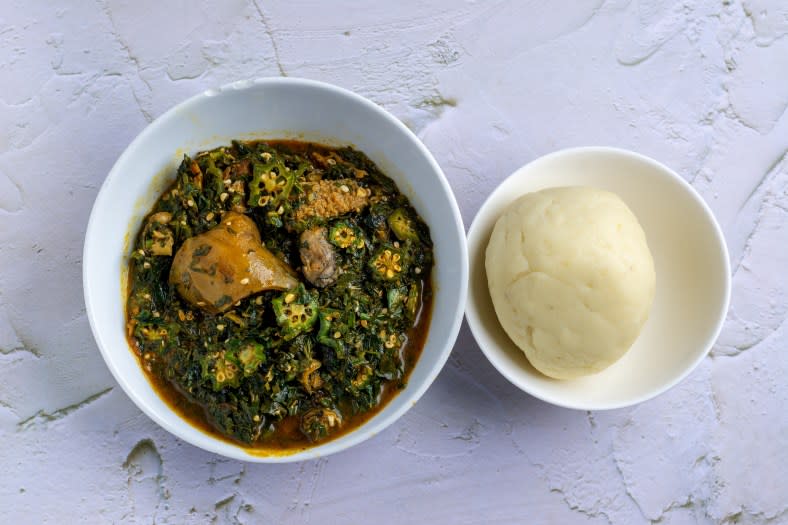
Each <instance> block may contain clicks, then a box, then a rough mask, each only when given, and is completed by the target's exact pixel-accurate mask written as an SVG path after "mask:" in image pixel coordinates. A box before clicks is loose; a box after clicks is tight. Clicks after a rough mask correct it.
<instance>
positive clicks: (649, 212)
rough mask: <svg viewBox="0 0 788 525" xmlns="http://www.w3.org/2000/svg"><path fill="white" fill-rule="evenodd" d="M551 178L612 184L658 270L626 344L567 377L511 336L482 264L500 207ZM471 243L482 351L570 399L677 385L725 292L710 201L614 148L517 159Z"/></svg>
mask: <svg viewBox="0 0 788 525" xmlns="http://www.w3.org/2000/svg"><path fill="white" fill-rule="evenodd" d="M558 186H590V187H595V188H600V189H603V190H608V191H612V192H614V193H617V194H618V195H619V196H620V197H621V198H622V199H623V200H624V202H626V203H627V205H628V206H629V207H630V208H631V209H632V211H633V212H634V213H635V215H636V216H637V218H638V220H639V221H640V224H641V225H642V226H643V230H644V231H645V233H646V240H647V242H648V245H649V248H650V249H651V253H652V256H653V257H654V264H655V268H656V275H657V290H656V296H655V298H654V304H653V307H652V309H651V314H650V316H649V319H648V321H647V322H646V325H645V326H644V328H643V331H642V332H641V333H640V336H639V337H638V339H637V340H636V341H635V343H634V344H633V346H632V348H630V350H629V351H628V352H627V353H626V354H625V355H624V357H622V358H621V359H620V360H619V361H617V362H616V363H615V364H613V365H612V366H610V367H609V368H607V369H606V370H604V371H602V372H600V373H598V374H594V375H590V376H586V377H583V378H580V379H574V380H556V379H551V378H549V377H546V376H544V375H542V374H541V373H539V372H538V371H537V370H536V369H535V368H534V367H533V366H531V365H530V363H529V362H528V360H527V359H526V357H525V354H524V353H523V352H522V350H520V349H519V348H518V347H517V346H516V345H515V344H514V342H512V340H511V339H509V337H508V336H507V335H506V333H505V332H504V330H503V328H502V327H501V325H500V323H499V322H498V318H497V316H496V314H495V310H494V309H493V305H492V300H491V299H490V293H489V291H488V287H487V273H486V271H485V265H484V260H485V250H486V249H487V243H488V242H489V239H490V234H491V233H492V229H493V226H494V225H495V222H496V221H497V220H498V217H500V216H501V214H502V213H503V211H504V210H505V209H506V207H507V206H508V205H509V204H510V203H511V202H512V201H514V200H515V199H517V198H518V197H519V196H521V195H523V194H525V193H529V192H533V191H539V190H542V189H545V188H550V187H558ZM468 250H469V256H470V260H471V276H470V279H471V282H470V289H469V291H468V304H467V307H466V318H467V319H468V324H469V325H470V328H471V331H472V332H473V335H474V337H475V338H476V341H477V342H478V343H479V346H480V347H481V349H482V351H483V352H484V353H485V355H486V356H487V358H488V359H489V360H490V362H491V363H492V364H493V366H495V368H497V369H498V371H499V372H501V374H503V375H504V376H505V377H506V378H507V379H508V380H509V381H511V382H512V383H513V384H514V385H516V386H517V387H519V388H520V389H522V390H524V391H525V392H528V393H529V394H531V395H533V396H535V397H537V398H539V399H542V400H544V401H547V402H548V403H552V404H555V405H559V406H563V407H568V408H575V409H582V410H603V409H612V408H620V407H625V406H629V405H633V404H636V403H640V402H642V401H646V400H647V399H651V398H653V397H654V396H657V395H659V394H661V393H662V392H665V391H666V390H668V389H669V388H671V387H672V386H674V385H676V384H677V383H678V382H680V381H681V380H682V379H684V378H685V377H686V376H687V375H688V374H689V373H690V372H691V371H692V370H693V369H694V368H695V367H696V366H697V365H698V363H700V361H701V360H702V359H703V358H704V357H705V356H706V354H707V353H708V351H709V349H710V348H711V346H712V344H713V343H714V341H715V340H716V338H717V336H718V335H719V332H720V329H721V328H722V324H723V321H724V320H725V314H726V312H727V310H728V303H729V301H730V265H729V262H728V252H727V249H726V246H725V239H724V238H723V235H722V231H721V230H720V227H719V225H718V224H717V222H716V221H715V219H714V216H713V215H712V212H711V210H710V209H709V207H708V206H707V205H706V203H705V202H704V201H703V199H702V198H701V197H700V196H699V195H698V194H697V193H696V192H695V190H694V189H693V188H692V187H691V186H690V185H689V184H688V183H687V182H686V181H684V179H682V178H681V177H680V176H679V175H677V174H676V173H675V172H674V171H672V170H671V169H669V168H667V167H665V166H663V165H662V164H660V163H658V162H656V161H655V160H652V159H650V158H648V157H644V156H643V155H639V154H637V153H633V152H629V151H624V150H620V149H614V148H601V147H592V148H576V149H567V150H563V151H558V152H556V153H552V154H550V155H547V156H545V157H541V158H539V159H537V160H534V161H533V162H531V163H529V164H527V165H526V166H523V167H522V168H520V169H518V170H517V171H516V172H514V173H513V174H512V175H511V176H510V177H509V178H507V179H506V180H504V181H503V183H501V185H500V186H498V188H496V189H495V191H493V192H492V194H491V195H490V196H489V197H488V198H487V200H486V201H485V202H484V204H483V205H482V207H481V209H480V210H479V213H478V214H477V215H476V218H475V219H474V221H473V224H472V225H471V228H470V231H469V232H468Z"/></svg>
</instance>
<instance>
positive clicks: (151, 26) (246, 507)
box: [0, 0, 788, 524]
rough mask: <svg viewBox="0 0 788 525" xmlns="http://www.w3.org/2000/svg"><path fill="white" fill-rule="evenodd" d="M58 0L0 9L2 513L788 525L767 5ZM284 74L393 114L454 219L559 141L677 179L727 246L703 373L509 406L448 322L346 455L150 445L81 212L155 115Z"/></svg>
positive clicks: (783, 99) (783, 21)
mask: <svg viewBox="0 0 788 525" xmlns="http://www.w3.org/2000/svg"><path fill="white" fill-rule="evenodd" d="M71 4H72V5H71V6H70V7H63V6H59V5H58V3H52V2H44V1H41V0H38V1H33V2H29V1H22V0H18V1H14V0H8V1H5V2H3V5H2V8H0V351H1V352H2V353H0V436H1V438H2V441H3V447H2V448H0V468H1V470H2V477H0V509H2V516H3V518H2V521H7V522H9V523H26V522H52V523H60V522H63V521H64V517H68V519H65V521H77V520H82V521H84V522H88V523H94V522H113V521H114V522H121V521H126V522H131V523H152V522H156V523H206V522H209V521H211V520H213V521H215V522H219V523H259V522H263V521H266V522H292V523H300V522H307V521H308V522H313V523H332V522H342V523H355V522H368V521H370V520H374V521H376V522H407V521H413V522H434V523H478V522H487V523H490V522H496V523H518V522H520V523H522V522H525V521H533V522H546V523H648V522H649V521H652V522H659V523H669V524H685V523H736V522H740V523H756V524H757V523H788V483H787V482H786V480H785V473H786V472H788V410H786V405H787V404H788V386H787V385H786V380H785V378H786V377H788V355H787V354H786V347H788V328H787V326H788V324H787V323H786V317H787V316H788V301H787V300H786V296H787V295H788V293H787V292H788V290H787V289H788V278H786V268H788V233H787V232H788V230H787V228H786V215H787V214H788V160H786V153H787V152H788V112H786V108H787V107H788V3H786V2H784V1H782V0H745V1H740V0H698V1H670V0H668V1H663V2H650V1H645V0H641V1H637V0H632V1H631V2H627V1H624V0H607V1H605V0H561V1H551V2H547V1H543V2H538V1H536V0H528V1H518V2H515V1H509V2H494V1H490V2H466V3H459V2H450V1H447V0H443V1H441V2H430V3H427V2H417V1H415V0H410V1H405V2H397V3H391V5H390V6H389V7H379V8H376V9H373V8H371V7H367V4H366V3H363V2H350V1H349V0H343V1H341V2H337V3H334V6H329V5H328V4H329V3H328V2H320V1H317V0H312V1H309V2H302V3H301V4H302V5H301V6H300V7H296V6H293V5H292V4H293V3H292V2H278V3H269V2H262V1H259V2H258V3H253V2H251V1H250V0H230V1H221V2H220V1H219V0H205V1H202V2H196V3H194V4H195V5H194V6H191V4H192V2H185V1H184V2H172V3H171V8H169V9H166V10H163V9H162V8H161V7H159V4H160V2H158V1H154V0H143V1H133V0H125V1H123V0H97V1H95V2H91V1H88V0H86V1H84V2H72V3H71ZM427 4H429V7H428V6H427ZM369 5H372V3H369ZM280 74H282V75H290V76H304V77H310V78H315V79H319V80H325V81H329V82H333V83H336V84H339V85H341V86H344V87H347V88H350V89H353V90H355V91H357V92H359V93H361V94H363V95H365V96H367V97H369V98H371V99H372V100H375V101H376V102H378V103H380V104H381V105H383V106H384V107H386V108H387V109H389V110H390V111H392V112H393V113H394V114H395V115H397V116H398V117H400V118H401V119H402V120H403V121H404V122H406V123H407V124H408V125H409V126H411V127H412V128H413V129H414V130H415V131H416V132H417V133H419V135H420V136H421V137H422V138H423V140H424V141H425V143H426V144H427V146H428V147H429V148H430V149H431V150H432V151H433V153H434V154H435V155H436V157H437V159H438V162H439V163H440V164H441V165H442V167H443V169H444V170H445V172H446V174H447V176H448V177H449V180H450V182H451V184H452V187H453V188H454V190H455V193H456V194H457V197H458V200H459V202H460V206H461V208H462V212H463V215H464V218H465V221H466V224H467V223H469V222H470V220H471V218H472V217H473V215H474V213H475V212H476V210H477V209H478V207H479V205H480V204H481V202H482V200H483V199H484V198H485V196H486V195H487V194H488V193H489V192H490V191H491V190H492V188H493V187H494V186H495V185H496V184H497V182H498V181H500V180H501V179H503V178H504V177H505V176H506V175H508V174H509V173H510V172H512V171H513V170H514V169H515V168H516V167H518V166H520V165H522V164H524V163H525V162H527V161H528V160H531V159H533V158H534V157H536V156H539V155H541V154H544V153H548V152H550V151H553V150H555V149H558V148H562V147H567V146H576V145H590V144H601V145H611V146H620V147H625V148H629V149H634V150H636V151H639V152H642V153H644V154H646V155H650V156H653V157H655V158H657V159H658V160H660V161H662V162H664V163H666V164H668V165H669V166H671V167H673V168H674V169H676V170H677V171H678V172H679V173H680V174H681V175H682V176H684V177H686V178H687V180H689V181H691V182H692V184H693V185H694V186H695V187H696V188H697V189H698V190H699V191H700V192H701V193H702V195H703V196H704V197H705V198H706V200H707V201H708V202H709V204H710V205H711V207H712V209H713V210H714V212H715V213H716V215H717V217H718V219H719V220H720V222H721V224H722V226H723V229H724V231H725V235H726V238H727V240H728V243H729V248H730V251H731V259H732V263H733V269H734V270H733V271H734V275H733V283H734V285H733V286H734V288H733V300H732V306H731V310H730V313H729V316H728V321H727V323H726V326H725V328H724V330H723V333H722V336H721V338H720V340H719V342H718V343H717V345H716V346H715V347H714V349H713V351H712V354H711V356H710V357H709V358H707V359H706V360H705V361H704V362H703V363H702V364H701V366H700V367H699V368H698V369H697V370H696V371H695V372H694V373H693V374H692V375H691V376H690V377H689V378H688V379H687V380H686V381H685V382H683V383H682V384H681V385H679V386H678V387H676V388H675V389H673V390H671V391H670V392H668V393H667V394H664V395H663V396H661V397H659V398H657V399H655V400H653V401H650V402H647V403H644V404H642V405H640V406H637V407H635V408H631V409H625V410H617V411H612V412H602V413H583V412H575V411H570V410H563V409H558V408H554V407H551V406H548V405H545V404H544V403H541V402H539V401H536V400H534V399H532V398H529V397H528V396H526V395H524V394H522V393H521V392H520V391H519V390H516V389H515V388H514V387H512V386H510V385H509V384H508V383H507V382H506V381H505V380H504V379H503V378H502V377H500V376H499V375H498V374H497V372H495V371H494V370H493V369H492V367H491V366H490V365H489V364H488V363H487V362H486V361H485V359H484V357H483V356H482V354H481V353H480V352H479V350H478V348H477V346H476V344H475V343H474V341H473V340H472V338H471V337H470V334H469V332H468V331H467V329H463V331H462V332H461V335H460V339H459V341H458V342H457V345H456V347H455V349H454V353H453V355H452V357H451V358H450V360H449V363H448V364H447V366H446V368H445V369H444V371H443V372H442V373H441V375H440V376H439V378H438V380H437V381H436V383H435V384H434V385H433V387H432V388H431V389H430V390H429V391H428V392H427V394H426V395H425V396H424V398H423V399H422V400H421V401H420V402H419V403H418V404H417V405H416V406H415V407H414V408H413V409H412V410H411V411H410V412H409V413H408V414H407V415H406V416H405V417H404V418H403V419H402V420H400V421H399V422H397V423H396V424H395V425H393V426H392V427H390V428H389V429H388V430H386V431H385V432H384V433H382V434H381V435H379V436H377V437H376V438H374V439H372V440H370V441H368V442H366V443H364V444H363V445H361V446H359V447H356V448H354V449H352V450H350V451H347V452H344V453H342V454H339V455H336V456H332V457H329V458H326V459H322V460H318V461H314V462H308V463H301V464H294V465H281V466H266V465H246V464H242V463H238V462H234V461H229V460H224V459H222V458H219V457H216V456H213V455H211V454H208V453H204V452H202V451H200V450H198V449H195V448H193V447H191V446H189V445H186V444H184V443H182V442H180V441H178V440H176V439H175V438H173V437H171V436H170V435H169V434H167V433H166V432H164V431H163V430H161V429H159V428H158V427H156V426H155V425H154V424H153V423H152V422H151V421H150V420H148V419H147V418H146V417H145V416H143V415H142V414H141V413H140V412H139V411H138V410H137V409H136V408H135V407H134V406H133V405H132V404H131V402H130V401H129V400H128V399H127V398H126V396H125V395H124V394H123V393H122V392H121V391H120V390H119V388H117V387H116V385H115V383H114V382H113V380H112V379H111V377H110V375H109V373H108V372H107V370H106V367H105V366H104V364H103V362H102V361H101V359H100V356H99V354H98V351H97V349H96V347H95V344H94V342H93V340H92V337H91V335H90V331H89V329H88V325H87V320H86V318H85V311H84V305H83V301H82V292H81V280H80V263H81V261H80V254H81V249H82V237H83V234H84V229H85V224H86V222H87V216H88V213H89V210H90V206H91V204H92V201H93V199H94V197H95V195H96V192H97V191H98V187H99V186H100V184H101V182H102V180H103V178H104V176H105V175H106V173H107V172H108V170H109V168H110V166H111V165H112V163H113V162H114V160H115V159H116V158H117V156H118V155H119V154H120V152H121V151H122V150H123V149H124V148H125V146H126V145H127V144H128V143H129V142H130V141H131V139H132V138H133V137H134V136H135V135H136V134H137V133H138V132H139V131H140V130H141V129H142V128H143V127H144V126H145V124H146V123H147V122H148V121H149V120H150V119H151V118H153V117H155V116H157V115H159V114H161V113H162V112H163V111H164V110H166V109H167V108H168V107H169V106H171V105H172V104H174V103H175V102H177V101H179V100H181V99H183V98H185V97H187V96H190V95H192V94H194V93H196V92H199V91H201V90H203V89H205V88H208V87H214V86H217V85H220V84H224V83H226V82H228V81H231V80H236V79H239V78H248V77H258V76H267V75H280ZM666 206H669V203H666Z"/></svg>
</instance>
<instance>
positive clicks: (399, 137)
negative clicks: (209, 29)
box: [83, 78, 468, 462]
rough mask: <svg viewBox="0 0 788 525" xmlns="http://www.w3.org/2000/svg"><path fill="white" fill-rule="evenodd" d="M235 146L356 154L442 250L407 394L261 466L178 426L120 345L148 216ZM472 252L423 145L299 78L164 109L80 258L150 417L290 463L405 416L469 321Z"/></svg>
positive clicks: (136, 145)
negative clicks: (291, 141) (300, 143)
mask: <svg viewBox="0 0 788 525" xmlns="http://www.w3.org/2000/svg"><path fill="white" fill-rule="evenodd" d="M235 138H245V139H250V138H297V139H301V140H308V141H316V142H322V143H327V144H332V145H346V144H352V145H354V146H355V147H356V148H358V149H359V150H361V151H363V152H364V153H366V154H367V155H368V156H369V157H370V158H371V159H372V160H373V161H375V162H376V163H377V164H378V166H379V167H380V168H381V169H382V170H383V171H384V172H385V173H386V174H387V175H389V176H390V177H391V178H392V179H394V181H395V182H396V183H397V185H398V186H399V188H400V191H402V192H403V193H404V194H405V195H407V197H408V198H409V199H410V201H411V203H412V204H413V206H414V207H415V208H416V210H417V211H418V212H419V214H420V215H421V216H422V217H423V218H424V220H425V221H426V223H427V224H428V225H429V227H430V231H431V234H432V240H433V242H434V249H435V268H434V272H433V285H434V302H433V314H432V322H431V325H430V329H429V335H428V336H427V340H426V343H425V346H424V349H423V351H422V354H421V358H420V359H419V361H418V363H417V365H416V367H415V369H414V370H413V372H412V373H411V375H410V379H409V382H408V385H407V387H406V388H405V389H404V390H403V391H402V392H400V393H399V395H397V396H396V397H395V398H394V399H393V400H392V401H391V402H390V403H389V404H388V405H387V406H386V407H385V408H384V409H383V410H382V411H381V412H379V413H378V414H377V415H375V416H374V417H373V418H371V419H370V420H369V421H368V422H366V423H365V424H364V425H362V426H361V427H359V428H358V429H356V430H354V431H353V432H351V433H349V434H346V435H344V436H342V437H340V438H338V439H336V440H333V441H329V442H328V443H325V444H323V445H320V446H317V447H314V448H310V449H307V450H305V451H302V452H297V453H294V454H290V455H271V456H261V455H259V452H257V453H253V452H250V451H248V450H247V449H244V448H243V447H240V446H236V445H232V444H230V443H227V442H224V441H221V440H218V439H216V438H214V437H212V436H210V435H208V434H206V433H204V432H203V431H201V430H199V429H197V428H195V427H193V426H192V425H190V424H188V423H187V422H186V421H185V420H183V419H182V418H181V417H180V416H178V415H177V414H176V413H175V412H174V411H173V410H172V409H171V408H170V407H169V406H168V405H167V404H166V403H165V402H164V401H162V399H161V398H160V397H159V396H158V395H157V394H156V393H155V392H154V390H153V388H152V387H151V385H150V383H149V382H148V380H147V378H146V377H145V375H144V373H143V371H142V370H141V369H140V366H139V364H138V362H137V358H136V357H135V356H134V354H132V352H131V350H130V349H129V345H128V343H127V341H126V337H125V335H124V332H125V319H124V303H125V296H126V278H125V275H126V268H127V257H128V254H129V251H130V248H131V245H132V243H133V241H132V240H133V238H134V236H135V235H136V232H137V231H138V229H139V227H140V223H141V220H142V218H143V217H144V215H145V214H146V213H147V212H148V211H149V210H150V209H151V207H152V206H153V203H154V202H155V201H156V199H157V198H158V196H159V195H160V193H161V192H162V191H163V189H164V188H166V187H167V185H168V184H169V183H171V182H172V180H173V179H174V177H175V170H176V168H177V165H178V163H179V162H180V160H181V158H182V156H183V154H184V153H194V152H196V151H198V150H203V149H206V148H213V147H217V146H220V145H223V144H227V143H229V141H230V140H231V139H235ZM467 282H468V253H467V247H466V241H465V230H464V228H463V224H462V219H461V217H460V213H459V208H458V207H457V203H456V201H455V199H454V195H453V194H452V192H451V189H450V188H449V185H448V183H447V181H446V178H445V176H444V175H443V172H442V171H441V169H440V167H439V166H438V164H437V163H436V162H435V159H434V158H433V157H432V155H431V154H430V153H429V151H427V149H426V148H425V147H424V145H423V144H422V143H421V142H420V141H419V139H418V138H416V136H415V135H414V134H413V133H412V132H411V131H410V130H408V128H406V127H405V126H404V125H403V124H402V123H401V122H400V121H398V120H397V119H396V118H394V117H393V116H392V115H390V114H389V113H387V112H386V111H384V110H383V109H381V108H380V107H378V106H377V105H375V104H373V103H372V102H370V101H369V100H367V99H365V98H363V97H361V96H359V95H356V94H354V93H351V92H350V91H347V90H344V89H341V88H338V87H335V86H331V85H328V84H324V83H320V82H314V81H309V80H300V79H281V78H277V79H260V80H254V81H243V82H236V83H234V84H230V85H227V86H225V87H223V88H220V89H218V90H211V91H207V92H205V93H203V94H200V95H197V96H195V97H193V98H191V99H189V100H187V101H185V102H183V103H181V104H179V105H177V106H176V107H174V108H173V109H171V110H170V111H168V112H167V113H165V114H164V115H162V116H161V117H159V118H158V119H156V120H155V121H154V122H153V123H151V124H150V125H149V126H148V127H147V128H145V130H143V131H142V133H140V135H139V136H138V137H137V138H136V139H134V141H133V142H132V143H131V145H129V147H128V148H127V149H126V151H124V152H123V154H122V155H121V156H120V158H119V159H118V161H117V162H116V163H115V166H113V168H112V171H110V173H109V175H108V176H107V179H106V180H105V181H104V184H103V186H102V187H101V191H100V192H99V194H98V197H97V198H96V202H95V204H94V205H93V211H92V212H91V215H90V222H89V223H88V228H87V233H86V236H85V247H84V256H83V285H84V292H85V303H86V306H87V314H88V318H89V319H90V326H91V328H92V330H93V335H94V336H95V338H96V342H97V343H98V347H99V349H100V350H101V354H102V356H103V357H104V360H105V361H106V362H107V366H108V367H109V369H110V371H111V372H112V374H113V375H114V376H115V379H116V380H117V381H118V383H119V384H120V386H121V387H122V388H123V390H124V391H125V392H126V394H127V395H128V396H129V397H130V398H131V399H132V400H133V401H134V402H135V403H136V404H137V406H139V407H140V409H142V411H143V412H145V413H146V414H147V415H148V416H150V417H151V419H153V420H154V421H156V422H157V423H158V424H159V425H161V426H162V427H164V428H165V429H167V430H169V431H170V432H172V433H173V434H175V435H177V436H178V437H180V438H182V439H184V440H186V441H188V442H189V443H192V444H193V445H196V446H198V447H201V448H203V449H205V450H209V451H211V452H215V453H217V454H221V455H223V456H228V457H231V458H236V459H242V460H248V461H260V462H287V461H298V460H302V459H308V458H316V457H320V456H325V455H327V454H331V453H334V452H337V451H340V450H343V449H345V448H347V447H350V446H352V445H355V444H357V443H359V442H361V441H363V440H365V439H367V438H369V437H371V436H373V435H375V434H376V433H377V432H380V431H381V430H383V429H384V428H386V427H387V426H388V425H390V424H391V423H393V422H394V421H395V420H396V419H397V418H399V417H400V416H402V414H404V413H405V412H406V411H407V410H408V409H409V408H410V407H411V406H412V405H413V404H414V403H415V402H416V401H417V400H418V399H419V397H421V395H422V394H423V393H424V391H425V390H426V389H427V387H429V385H430V384H431V383H432V381H433V380H434V379H435V377H436V376H437V375H438V372H439V371H440V370H441V368H442V367H443V365H444V363H445V362H446V359H447V358H448V356H449V353H450V352H451V349H452V346H453V345H454V341H455V340H456V338H457V333H458V331H459V327H460V323H461V321H462V314H463V307H464V305H465V298H466V292H467Z"/></svg>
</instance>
